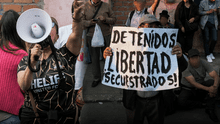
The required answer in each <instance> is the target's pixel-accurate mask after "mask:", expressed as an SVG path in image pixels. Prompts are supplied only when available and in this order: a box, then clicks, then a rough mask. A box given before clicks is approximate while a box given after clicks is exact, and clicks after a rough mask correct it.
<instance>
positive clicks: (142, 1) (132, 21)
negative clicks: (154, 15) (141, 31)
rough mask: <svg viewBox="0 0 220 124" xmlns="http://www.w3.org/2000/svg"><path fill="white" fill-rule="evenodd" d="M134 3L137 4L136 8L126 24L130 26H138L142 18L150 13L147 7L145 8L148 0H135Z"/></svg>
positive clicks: (129, 15)
mask: <svg viewBox="0 0 220 124" xmlns="http://www.w3.org/2000/svg"><path fill="white" fill-rule="evenodd" d="M133 4H134V6H135V10H133V11H131V12H130V13H129V14H128V18H127V21H126V24H125V25H126V26H128V27H138V26H139V20H140V18H141V17H142V16H143V15H145V14H149V13H148V12H147V8H145V6H146V0H134V1H133Z"/></svg>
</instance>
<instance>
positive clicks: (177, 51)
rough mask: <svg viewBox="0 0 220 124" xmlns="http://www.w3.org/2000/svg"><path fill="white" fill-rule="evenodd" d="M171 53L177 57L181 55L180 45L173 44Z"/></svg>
mask: <svg viewBox="0 0 220 124" xmlns="http://www.w3.org/2000/svg"><path fill="white" fill-rule="evenodd" d="M172 54H173V55H174V54H176V55H177V58H180V57H181V56H182V55H183V53H182V49H181V47H180V46H179V45H176V46H174V47H173V49H172Z"/></svg>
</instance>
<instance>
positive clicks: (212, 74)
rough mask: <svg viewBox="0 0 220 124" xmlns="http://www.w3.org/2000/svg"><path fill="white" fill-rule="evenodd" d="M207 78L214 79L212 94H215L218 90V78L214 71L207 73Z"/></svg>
mask: <svg viewBox="0 0 220 124" xmlns="http://www.w3.org/2000/svg"><path fill="white" fill-rule="evenodd" d="M209 76H210V77H212V78H213V79H214V84H213V85H212V86H213V87H214V89H215V90H214V92H213V93H214V94H216V93H217V90H218V86H219V76H218V74H217V73H216V71H212V72H210V73H209Z"/></svg>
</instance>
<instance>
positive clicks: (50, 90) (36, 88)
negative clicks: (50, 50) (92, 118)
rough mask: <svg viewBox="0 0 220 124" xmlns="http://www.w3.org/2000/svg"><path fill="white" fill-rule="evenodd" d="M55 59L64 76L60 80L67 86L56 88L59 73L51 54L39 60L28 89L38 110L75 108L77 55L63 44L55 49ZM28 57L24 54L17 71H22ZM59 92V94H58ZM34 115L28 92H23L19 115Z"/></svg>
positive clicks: (67, 109) (25, 66)
mask: <svg viewBox="0 0 220 124" xmlns="http://www.w3.org/2000/svg"><path fill="white" fill-rule="evenodd" d="M56 53H57V59H58V63H59V65H60V69H61V70H62V74H63V76H64V78H65V82H62V83H63V84H64V85H66V86H67V88H66V89H65V91H64V90H60V89H59V90H58V89H57V87H58V80H59V74H58V71H57V67H56V63H55V59H54V57H53V55H52V54H51V55H50V56H49V57H48V58H47V59H46V60H43V61H41V67H40V71H38V72H36V73H33V80H32V82H31V87H30V89H29V90H30V91H31V92H32V94H33V97H34V99H35V100H36V108H37V110H38V112H47V111H48V110H51V109H52V110H58V111H69V110H75V106H76V105H75V95H76V94H75V93H74V86H75V75H74V70H75V62H76V58H77V56H75V55H74V54H72V53H71V52H70V51H69V50H68V49H67V48H66V45H64V46H63V47H62V48H61V49H59V50H57V52H56ZM27 60H28V57H27V56H25V57H24V58H23V59H22V60H21V62H20V63H19V66H18V72H19V71H24V70H25V69H26V68H27V66H28V64H27V62H28V61H27ZM58 93H59V94H58ZM31 116H34V113H33V109H32V106H31V101H30V98H29V95H28V93H26V94H25V102H24V105H23V106H22V113H21V117H31Z"/></svg>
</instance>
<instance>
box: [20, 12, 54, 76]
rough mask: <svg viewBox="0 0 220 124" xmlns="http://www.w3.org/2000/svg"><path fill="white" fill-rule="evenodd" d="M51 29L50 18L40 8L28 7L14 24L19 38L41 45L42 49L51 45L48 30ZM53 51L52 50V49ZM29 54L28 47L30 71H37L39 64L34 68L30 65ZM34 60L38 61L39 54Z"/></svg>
mask: <svg viewBox="0 0 220 124" xmlns="http://www.w3.org/2000/svg"><path fill="white" fill-rule="evenodd" d="M51 29H52V20H51V18H50V16H49V14H47V12H45V11H44V10H42V9H37V8H33V9H29V10H27V11H25V12H23V13H22V14H21V15H20V16H19V18H18V20H17V24H16V30H17V33H18V35H19V36H20V38H21V39H22V40H23V41H25V42H28V43H31V44H35V43H38V44H40V45H41V47H42V49H43V48H44V47H47V46H48V45H50V46H52V47H54V46H53V43H52V41H51V38H50V36H49V35H50V32H51ZM52 51H53V53H55V52H54V50H52ZM30 54H31V50H30V49H29V55H28V67H29V69H30V70H31V71H32V72H37V71H39V70H40V66H37V68H36V69H33V68H32V67H31V66H30ZM34 59H35V61H38V59H39V56H34Z"/></svg>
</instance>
